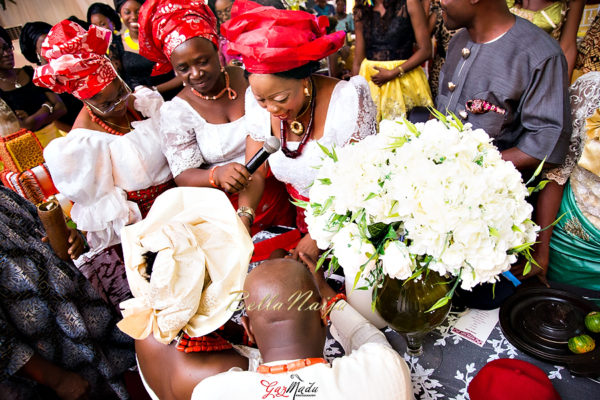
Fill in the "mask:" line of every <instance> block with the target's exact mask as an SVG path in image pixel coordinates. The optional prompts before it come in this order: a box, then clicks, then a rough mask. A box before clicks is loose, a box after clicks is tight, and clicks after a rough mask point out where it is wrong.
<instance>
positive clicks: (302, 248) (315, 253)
mask: <svg viewBox="0 0 600 400" xmlns="http://www.w3.org/2000/svg"><path fill="white" fill-rule="evenodd" d="M320 252H321V251H320V250H319V248H318V247H317V242H315V241H314V240H313V239H312V238H311V237H310V234H309V233H307V234H306V235H304V237H302V239H300V241H299V242H298V245H297V246H296V248H295V249H293V250H292V251H291V254H290V255H289V256H288V258H293V259H294V260H298V261H301V258H300V253H302V254H304V255H305V256H306V257H308V258H312V259H314V260H316V259H318V258H319V253H320Z"/></svg>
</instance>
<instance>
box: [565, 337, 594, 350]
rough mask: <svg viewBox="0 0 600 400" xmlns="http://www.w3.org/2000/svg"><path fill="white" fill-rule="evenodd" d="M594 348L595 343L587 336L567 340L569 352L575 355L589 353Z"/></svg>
mask: <svg viewBox="0 0 600 400" xmlns="http://www.w3.org/2000/svg"><path fill="white" fill-rule="evenodd" d="M595 347H596V342H595V341H594V339H592V337H590V336H589V335H579V336H574V337H572V338H571V339H569V350H571V351H572V352H573V353H575V354H583V353H589V352H590V351H592V350H594V348H595Z"/></svg>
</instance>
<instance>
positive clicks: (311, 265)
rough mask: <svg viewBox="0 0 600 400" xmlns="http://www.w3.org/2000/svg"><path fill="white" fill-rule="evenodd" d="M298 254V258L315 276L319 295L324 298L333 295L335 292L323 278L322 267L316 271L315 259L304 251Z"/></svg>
mask: <svg viewBox="0 0 600 400" xmlns="http://www.w3.org/2000/svg"><path fill="white" fill-rule="evenodd" d="M299 256H300V260H301V261H302V262H303V263H304V264H305V265H306V266H307V267H308V269H309V270H310V272H312V273H313V275H314V276H315V281H316V283H317V287H318V288H319V293H320V294H321V297H322V298H323V299H326V300H327V299H330V298H331V297H334V296H335V295H336V294H337V293H336V292H335V290H333V289H332V288H331V286H329V284H328V283H327V281H326V280H325V275H324V272H325V271H324V270H323V269H321V270H320V271H317V261H316V260H317V259H316V258H313V257H312V256H308V255H307V254H304V253H300V254H299Z"/></svg>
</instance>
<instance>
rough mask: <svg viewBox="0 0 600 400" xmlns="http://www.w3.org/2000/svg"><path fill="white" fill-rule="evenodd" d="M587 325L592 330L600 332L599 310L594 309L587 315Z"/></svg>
mask: <svg viewBox="0 0 600 400" xmlns="http://www.w3.org/2000/svg"><path fill="white" fill-rule="evenodd" d="M585 327H586V328H588V330H589V331H590V332H594V333H598V332H600V313H599V312H598V311H592V312H591V313H589V314H588V315H586V316H585Z"/></svg>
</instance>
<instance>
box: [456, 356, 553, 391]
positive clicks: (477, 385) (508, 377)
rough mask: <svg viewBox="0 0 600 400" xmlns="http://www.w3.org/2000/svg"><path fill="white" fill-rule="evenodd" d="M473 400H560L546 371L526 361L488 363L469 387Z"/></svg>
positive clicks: (499, 360) (504, 360) (503, 359)
mask: <svg viewBox="0 0 600 400" xmlns="http://www.w3.org/2000/svg"><path fill="white" fill-rule="evenodd" d="M468 391H469V396H470V398H471V400H560V396H559V395H558V393H557V392H556V390H555V389H554V387H553V386H552V383H551V382H550V379H548V377H547V376H546V374H545V373H544V371H542V370H541V369H539V368H538V367H536V366H535V365H533V364H530V363H528V362H526V361H522V360H513V359H510V358H501V359H498V360H494V361H491V362H489V363H487V364H486V365H485V366H484V367H483V368H481V370H480V371H479V372H478V373H477V375H475V377H474V378H473V380H472V381H471V383H470V384H469V389H468Z"/></svg>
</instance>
